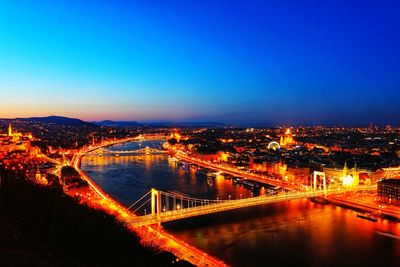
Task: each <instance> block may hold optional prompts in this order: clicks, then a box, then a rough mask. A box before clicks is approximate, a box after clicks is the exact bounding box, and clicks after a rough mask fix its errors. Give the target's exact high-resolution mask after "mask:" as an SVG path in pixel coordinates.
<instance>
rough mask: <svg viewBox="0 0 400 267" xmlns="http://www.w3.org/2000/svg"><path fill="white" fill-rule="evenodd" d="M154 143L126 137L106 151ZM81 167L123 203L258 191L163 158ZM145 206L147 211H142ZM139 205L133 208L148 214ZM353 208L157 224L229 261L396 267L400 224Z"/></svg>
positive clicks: (291, 207)
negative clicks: (170, 194)
mask: <svg viewBox="0 0 400 267" xmlns="http://www.w3.org/2000/svg"><path fill="white" fill-rule="evenodd" d="M145 146H149V147H159V146H160V141H145V142H141V143H139V142H132V143H127V144H121V145H117V146H113V147H111V148H110V149H112V150H131V149H134V148H141V147H145ZM81 167H82V170H84V171H85V172H86V173H87V174H88V175H89V176H90V177H91V178H92V179H93V181H94V182H96V183H97V184H98V185H99V186H100V187H102V188H103V190H104V191H106V192H107V193H108V194H110V195H112V196H113V197H115V198H116V199H117V200H119V201H120V202H122V203H123V204H125V205H126V206H129V205H130V204H131V203H133V202H134V201H135V200H137V199H138V198H139V197H141V196H142V195H144V194H145V193H146V192H148V190H150V188H152V187H154V188H157V189H159V190H163V191H178V192H181V193H184V194H187V195H190V196H193V197H198V198H207V199H217V198H219V199H228V198H229V197H230V198H232V199H235V198H244V197H250V196H253V195H257V194H260V193H261V194H262V193H263V189H261V190H260V191H261V192H259V191H252V190H250V189H249V188H245V187H243V186H241V185H240V186H239V185H235V184H234V183H233V181H232V180H227V179H225V178H224V177H223V176H220V175H218V176H216V177H215V178H212V179H210V178H207V176H206V175H205V174H202V173H199V172H196V171H195V170H192V169H190V168H187V167H186V168H185V166H180V165H178V164H177V163H176V162H174V161H172V160H170V159H168V158H167V157H166V156H165V155H125V156H124V155H121V156H120V157H115V156H102V157H99V156H97V155H96V154H92V155H87V156H85V157H84V158H83V159H82V165H81ZM145 209H147V210H146V211H145ZM148 209H149V208H148V207H147V208H146V206H144V207H143V208H142V209H140V210H138V212H139V213H146V212H148ZM356 215H357V212H355V211H352V210H349V209H344V208H340V207H337V206H333V205H320V204H316V203H313V202H311V201H309V200H307V199H304V200H297V201H285V202H281V203H276V204H269V205H265V206H259V207H252V208H246V209H241V210H236V211H230V212H226V213H223V214H213V215H207V216H203V217H198V218H191V219H186V220H182V221H176V222H170V223H167V224H165V226H164V227H165V228H166V229H167V230H168V231H170V232H171V233H173V234H174V235H175V236H177V237H179V238H181V239H183V240H185V241H186V242H187V243H190V244H193V245H195V246H197V247H199V248H201V249H203V250H205V251H206V252H207V253H210V254H212V255H215V256H216V257H218V258H221V259H222V260H224V261H225V262H226V263H228V264H230V265H232V266H399V262H400V240H397V239H395V238H392V237H389V236H387V235H385V234H383V233H387V232H389V233H393V234H397V235H400V223H396V222H392V221H388V220H384V219H379V220H378V221H377V222H371V221H368V220H365V219H361V218H357V216H356Z"/></svg>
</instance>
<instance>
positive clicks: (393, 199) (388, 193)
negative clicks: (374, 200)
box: [378, 179, 400, 206]
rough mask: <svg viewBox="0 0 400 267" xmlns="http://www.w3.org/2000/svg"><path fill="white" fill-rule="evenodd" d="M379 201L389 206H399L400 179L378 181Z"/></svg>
mask: <svg viewBox="0 0 400 267" xmlns="http://www.w3.org/2000/svg"><path fill="white" fill-rule="evenodd" d="M378 197H379V200H380V201H382V202H384V203H386V204H391V205H398V206H399V205H400V179H382V180H380V181H378Z"/></svg>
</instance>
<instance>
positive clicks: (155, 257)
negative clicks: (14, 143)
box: [0, 172, 187, 266]
mask: <svg viewBox="0 0 400 267" xmlns="http://www.w3.org/2000/svg"><path fill="white" fill-rule="evenodd" d="M0 175H1V183H0V229H1V231H0V266H168V265H170V264H172V262H173V261H174V259H175V257H174V256H173V255H172V254H170V253H165V252H163V253H160V252H156V251H153V250H152V249H150V248H146V247H143V246H142V245H141V244H140V243H139V239H138V237H137V236H135V235H134V234H132V233H130V232H129V231H128V230H127V229H126V228H125V227H124V226H123V225H121V224H120V223H118V222H117V221H116V220H115V219H114V218H113V217H111V216H109V215H107V214H105V213H103V212H101V211H98V210H95V209H92V208H89V207H86V206H82V205H79V204H78V203H76V201H75V200H74V199H73V198H71V197H69V196H67V195H65V194H63V192H62V191H61V190H55V189H49V188H46V187H40V186H36V185H34V184H31V183H29V182H27V181H25V180H24V179H21V178H20V179H16V177H14V176H13V175H12V174H10V173H5V172H2V173H0ZM186 264H187V263H185V262H179V263H178V265H186ZM174 265H175V266H176V263H175V264H174Z"/></svg>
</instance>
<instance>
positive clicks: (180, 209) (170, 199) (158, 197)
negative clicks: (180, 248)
mask: <svg viewBox="0 0 400 267" xmlns="http://www.w3.org/2000/svg"><path fill="white" fill-rule="evenodd" d="M374 189H376V186H358V187H347V188H337V189H326V188H325V189H322V190H315V189H314V190H310V191H308V192H307V191H306V192H295V191H293V192H286V193H284V194H277V195H262V196H256V197H251V198H243V199H229V200H226V199H225V200H221V199H216V200H215V199H214V200H211V199H200V198H193V197H190V196H187V195H184V194H181V193H178V192H164V191H159V190H156V189H154V188H153V189H151V190H150V191H149V192H147V193H146V194H145V195H144V196H142V197H141V198H140V199H138V200H137V201H136V202H135V203H133V204H132V205H131V206H129V207H128V209H132V210H134V212H138V211H142V210H143V208H144V207H148V205H149V204H150V206H151V209H150V213H149V214H147V213H146V212H145V215H142V216H137V217H135V218H134V219H132V220H131V221H130V224H131V225H135V226H145V225H153V224H161V223H163V222H168V221H175V220H180V219H185V218H190V217H195V216H200V215H206V214H211V213H218V212H224V211H229V210H234V209H240V208H245V207H252V206H258V205H265V204H269V203H275V202H280V201H287V200H295V199H303V198H311V197H318V196H327V195H331V194H339V193H343V192H348V191H358V190H374ZM144 211H146V210H145V209H144Z"/></svg>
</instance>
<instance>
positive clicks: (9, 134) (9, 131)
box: [8, 123, 13, 137]
mask: <svg viewBox="0 0 400 267" xmlns="http://www.w3.org/2000/svg"><path fill="white" fill-rule="evenodd" d="M12 135H13V133H12V127H11V123H10V124H8V136H10V137H11V136H12Z"/></svg>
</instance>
